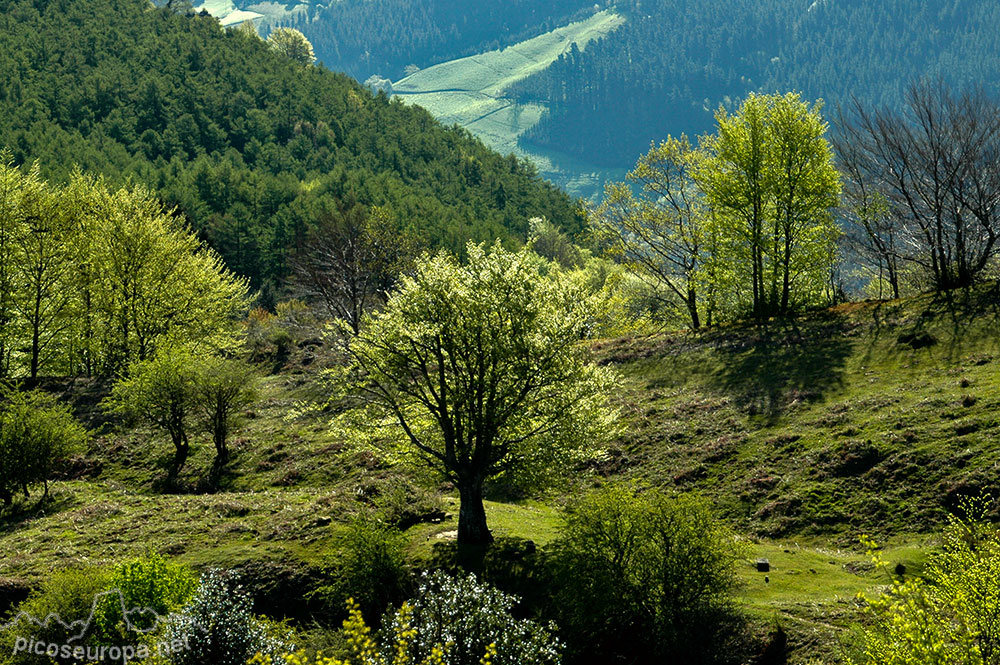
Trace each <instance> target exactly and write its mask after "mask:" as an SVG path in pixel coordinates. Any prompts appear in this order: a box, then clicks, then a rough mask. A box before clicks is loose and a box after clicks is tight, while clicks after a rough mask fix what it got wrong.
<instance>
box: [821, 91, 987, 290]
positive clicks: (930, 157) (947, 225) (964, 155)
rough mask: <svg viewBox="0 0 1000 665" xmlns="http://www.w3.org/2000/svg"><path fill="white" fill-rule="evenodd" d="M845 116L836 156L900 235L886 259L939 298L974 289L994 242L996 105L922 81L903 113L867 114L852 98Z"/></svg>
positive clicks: (972, 94) (971, 93) (977, 93)
mask: <svg viewBox="0 0 1000 665" xmlns="http://www.w3.org/2000/svg"><path fill="white" fill-rule="evenodd" d="M853 111H854V113H853V115H854V118H852V119H851V120H849V121H845V120H843V119H842V121H841V126H842V130H843V131H842V133H841V136H840V137H839V139H838V141H837V148H838V152H839V153H840V156H841V161H842V165H843V168H844V170H845V172H846V173H847V174H848V177H849V178H850V179H851V180H852V181H853V183H854V185H855V187H857V186H858V183H866V184H865V186H866V187H867V188H868V190H869V191H870V192H871V193H874V192H878V193H879V194H881V195H882V196H884V197H885V200H886V202H887V203H888V209H889V214H891V215H892V216H893V220H892V221H893V222H894V226H893V228H894V229H896V230H898V233H899V234H900V235H899V236H898V250H897V249H893V250H892V251H891V252H890V251H888V250H887V249H886V252H885V253H884V256H885V257H892V256H893V255H894V254H896V253H898V254H899V255H900V257H901V258H903V259H905V260H908V261H912V262H913V263H915V264H917V265H919V266H921V267H922V268H923V269H925V270H926V271H927V272H928V273H929V275H930V277H931V279H932V281H933V283H934V286H935V288H937V289H938V290H947V289H951V288H955V287H962V286H968V285H970V284H972V283H974V282H975V281H976V279H977V278H978V277H979V276H980V275H981V274H982V272H983V271H984V270H985V269H986V268H987V266H988V265H989V262H990V259H992V258H993V257H994V256H995V254H996V252H997V238H998V234H1000V209H998V204H1000V106H998V104H997V102H996V100H994V99H992V98H990V97H988V96H987V95H986V94H985V93H984V92H983V91H982V90H981V89H977V90H969V91H965V92H963V93H961V94H955V93H953V92H952V91H951V90H950V89H949V88H948V87H947V86H946V85H945V84H943V83H942V82H936V83H933V84H931V83H926V82H924V83H919V84H914V85H913V86H911V88H910V90H909V91H908V93H907V97H906V108H905V109H904V111H903V112H894V111H890V110H888V109H881V110H878V111H874V112H873V111H869V110H867V109H865V108H863V107H862V105H861V104H860V103H859V102H858V101H857V100H855V102H854V105H853ZM868 197H869V199H868V200H874V199H872V198H871V195H870V194H869V195H868ZM882 237H883V238H884V237H885V236H884V234H883V236H882ZM870 240H871V241H872V242H873V243H874V242H875V239H874V238H873V237H870ZM893 242H894V243H895V242H897V239H896V238H894V239H893Z"/></svg>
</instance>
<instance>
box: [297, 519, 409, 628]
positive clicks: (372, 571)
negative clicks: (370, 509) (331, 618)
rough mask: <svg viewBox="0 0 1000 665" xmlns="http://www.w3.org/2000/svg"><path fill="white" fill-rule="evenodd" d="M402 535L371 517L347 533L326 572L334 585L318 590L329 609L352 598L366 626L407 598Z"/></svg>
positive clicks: (351, 526) (353, 525) (360, 521)
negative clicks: (334, 562)
mask: <svg viewBox="0 0 1000 665" xmlns="http://www.w3.org/2000/svg"><path fill="white" fill-rule="evenodd" d="M404 545H405V539H404V538H403V536H402V534H401V533H400V532H399V531H398V530H396V529H394V528H392V527H391V526H388V525H386V524H385V523H383V522H381V521H379V520H377V519H376V518H374V517H372V516H370V515H362V516H360V517H358V518H356V519H355V520H354V522H352V523H351V525H350V527H349V528H348V530H347V535H346V540H345V542H344V548H343V550H342V551H340V552H338V558H337V561H336V564H334V566H333V567H332V569H331V570H330V571H329V572H330V573H331V575H332V576H333V578H334V580H333V584H331V585H328V586H325V587H322V588H320V589H319V590H318V592H317V593H318V595H319V596H320V597H325V600H326V601H327V605H328V606H333V607H343V606H344V604H345V603H346V602H347V600H348V599H353V602H356V603H357V605H358V607H359V608H360V610H361V613H362V616H364V617H365V619H366V620H367V621H368V622H369V623H376V622H377V621H378V620H379V618H380V617H381V616H382V613H383V612H385V610H386V608H388V607H389V606H390V605H392V604H397V603H400V602H401V601H402V600H403V599H404V598H406V593H407V592H408V591H409V589H410V573H409V571H408V570H407V568H406V559H405V557H404V555H403V547H404Z"/></svg>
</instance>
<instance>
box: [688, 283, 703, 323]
mask: <svg viewBox="0 0 1000 665" xmlns="http://www.w3.org/2000/svg"><path fill="white" fill-rule="evenodd" d="M687 307H688V313H689V314H690V315H691V329H692V330H698V329H699V328H701V319H700V318H699V317H698V293H697V292H696V291H695V288H694V287H693V286H689V287H688V295H687Z"/></svg>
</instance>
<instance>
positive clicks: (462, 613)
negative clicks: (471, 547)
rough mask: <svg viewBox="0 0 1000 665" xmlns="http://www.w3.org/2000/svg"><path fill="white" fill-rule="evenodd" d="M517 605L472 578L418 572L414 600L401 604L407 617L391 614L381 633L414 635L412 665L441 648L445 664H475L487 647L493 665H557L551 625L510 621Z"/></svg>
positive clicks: (558, 647)
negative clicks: (419, 577)
mask: <svg viewBox="0 0 1000 665" xmlns="http://www.w3.org/2000/svg"><path fill="white" fill-rule="evenodd" d="M518 601H519V599H518V598H517V597H516V596H511V595H509V594H506V593H504V592H503V591H500V590H499V589H496V588H494V587H492V586H490V585H489V584H485V583H482V582H478V581H477V580H476V577H475V575H471V574H470V575H466V576H462V577H451V576H449V575H447V574H446V573H443V572H441V571H435V572H434V573H431V574H427V573H424V576H423V579H422V580H421V582H420V587H419V589H418V591H417V595H416V596H415V597H414V598H412V599H411V600H409V601H408V602H407V605H408V606H409V608H410V612H409V613H407V612H405V611H399V612H397V613H396V614H395V615H394V616H393V617H392V619H391V620H390V621H387V622H386V628H385V629H383V633H385V634H386V637H387V638H388V637H389V636H390V635H391V634H394V633H398V632H399V631H400V629H401V628H403V626H404V624H409V625H410V626H411V627H412V630H414V631H416V635H415V637H414V639H413V641H412V642H411V643H410V644H409V655H410V659H411V661H412V662H417V661H419V660H422V659H425V658H427V657H429V656H430V655H431V654H432V653H433V651H434V650H435V649H436V648H437V647H438V645H442V644H443V645H444V658H443V660H444V663H446V665H465V664H466V663H475V662H478V660H479V658H481V657H482V655H483V654H484V653H486V651H487V648H488V647H489V646H490V645H491V644H492V645H493V646H494V647H495V649H496V652H495V655H494V657H493V659H492V662H493V663H495V665H558V663H560V662H561V661H562V644H561V643H560V642H559V640H558V639H556V638H555V637H554V636H553V632H554V631H555V626H554V625H551V624H550V625H548V626H542V625H540V624H538V623H536V622H534V621H531V620H530V619H517V618H515V617H514V616H513V609H514V606H515V605H516V604H517V603H518ZM385 642H386V643H389V644H391V641H389V640H385Z"/></svg>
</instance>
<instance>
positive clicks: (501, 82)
mask: <svg viewBox="0 0 1000 665" xmlns="http://www.w3.org/2000/svg"><path fill="white" fill-rule="evenodd" d="M623 21H624V19H623V18H622V17H621V16H619V15H617V14H615V13H614V12H611V11H601V12H597V13H595V14H594V15H593V16H592V17H590V18H589V19H586V20H584V21H578V22H576V23H571V24H569V25H566V26H563V27H561V28H556V29H555V30H553V31H551V32H548V33H546V34H543V35H540V36H538V37H535V38H533V39H529V40H527V41H524V42H520V43H518V44H514V45H513V46H509V47H507V48H505V49H502V50H498V51H489V52H487V53H481V54H478V55H474V56H469V57H466V58H460V59H458V60H452V61H449V62H444V63H440V64H437V65H434V66H433V67H428V68H426V69H423V70H421V71H418V72H416V73H415V74H412V75H410V76H408V77H406V78H404V79H402V80H400V81H397V82H395V83H394V84H393V92H394V93H395V94H397V95H400V96H401V97H402V98H403V99H404V100H405V101H406V102H407V103H411V104H418V105H420V106H423V107H424V108H426V109H427V110H428V111H430V112H431V113H432V114H433V115H434V117H436V118H437V119H438V120H440V121H441V122H442V123H444V124H445V125H452V124H458V125H461V126H462V127H464V128H466V129H468V130H469V131H470V132H472V133H473V134H475V135H476V136H478V137H479V138H480V139H482V140H483V142H484V143H486V144H487V145H488V146H490V147H491V148H493V149H495V150H497V151H499V152H500V153H502V154H508V153H511V152H513V153H515V154H519V155H522V156H526V157H528V158H530V159H531V160H532V161H534V162H535V163H536V165H537V166H538V168H539V171H541V172H542V173H543V174H544V175H545V176H546V177H550V178H552V179H554V180H555V181H556V182H559V183H560V184H562V185H564V186H567V187H568V188H569V189H570V190H571V191H574V193H585V192H584V190H587V189H594V188H595V186H599V185H600V183H601V182H603V180H604V179H606V178H608V177H614V178H620V177H621V176H622V175H623V174H621V173H614V174H611V173H603V172H601V171H600V170H599V169H595V168H594V167H592V166H590V165H587V164H584V163H582V162H580V161H579V160H570V159H568V158H566V157H563V156H560V155H555V154H541V153H527V152H525V151H524V150H522V149H521V148H520V147H519V146H518V144H517V139H518V137H519V136H520V135H521V134H522V133H524V132H525V131H527V130H528V129H530V128H531V127H533V126H534V125H535V124H537V123H538V121H539V120H540V119H541V116H542V114H543V113H544V112H545V108H544V106H541V105H535V104H523V105H522V104H516V103H514V101H513V100H511V99H508V98H506V97H504V90H505V89H506V88H507V87H509V86H510V85H511V84H513V83H515V82H517V81H520V80H521V79H523V78H526V77H528V76H530V75H532V74H534V73H536V72H539V71H541V70H543V69H545V68H546V67H548V66H549V65H551V64H552V63H553V62H555V60H556V59H557V58H558V57H559V56H560V55H561V54H563V53H566V52H567V51H569V50H570V46H571V45H572V44H576V45H577V47H578V48H580V49H581V50H582V49H585V48H586V46H587V44H588V43H589V42H591V41H593V40H595V39H599V38H602V37H604V36H606V35H608V34H610V33H612V32H613V31H614V30H615V29H617V28H618V27H619V26H620V25H621V24H622V23H623ZM573 174H576V175H573ZM580 174H590V175H589V176H587V175H580Z"/></svg>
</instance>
